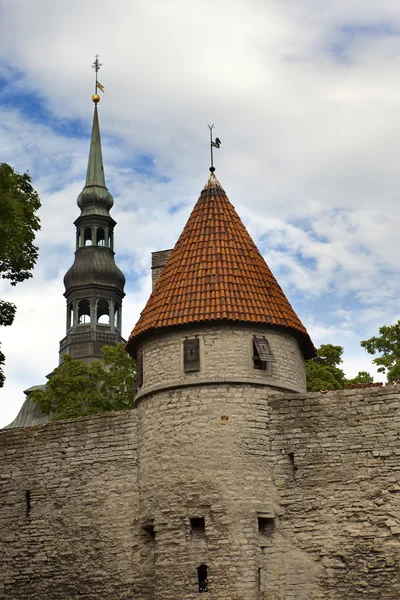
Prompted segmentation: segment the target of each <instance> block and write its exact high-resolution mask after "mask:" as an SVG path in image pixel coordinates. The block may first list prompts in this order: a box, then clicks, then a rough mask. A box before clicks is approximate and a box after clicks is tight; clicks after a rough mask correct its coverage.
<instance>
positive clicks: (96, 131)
mask: <svg viewBox="0 0 400 600" xmlns="http://www.w3.org/2000/svg"><path fill="white" fill-rule="evenodd" d="M89 185H99V186H101V187H106V180H105V178H104V168H103V157H102V154H101V139H100V126H99V115H98V113H97V104H95V105H94V116H93V127H92V137H91V140H90V150H89V161H88V168H87V173H86V186H89Z"/></svg>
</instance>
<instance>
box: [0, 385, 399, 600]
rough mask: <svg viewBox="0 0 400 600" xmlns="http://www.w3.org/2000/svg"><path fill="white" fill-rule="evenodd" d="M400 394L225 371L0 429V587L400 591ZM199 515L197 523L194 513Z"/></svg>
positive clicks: (169, 595)
mask: <svg viewBox="0 0 400 600" xmlns="http://www.w3.org/2000/svg"><path fill="white" fill-rule="evenodd" d="M399 408H400V393H399V391H398V389H397V387H396V386H386V387H384V388H376V389H365V390H346V391H340V392H330V393H327V394H321V393H312V394H292V393H289V394H287V393H273V392H271V391H268V390H266V389H262V388H256V387H254V388H252V387H249V388H248V389H247V388H246V390H245V389H244V388H243V386H242V385H226V386H223V385H220V386H208V387H202V386H200V387H198V388H190V389H187V390H181V391H180V392H176V391H169V392H168V391H166V392H162V393H160V394H157V395H154V396H153V397H151V398H150V399H149V398H147V400H146V399H145V400H143V401H142V402H140V403H139V406H138V408H137V410H133V411H128V412H120V413H109V414H105V415H102V416H99V417H91V418H81V419H76V420H72V421H67V422H62V423H50V424H47V425H42V426H36V427H27V428H21V429H14V430H6V431H2V432H1V433H0V444H1V455H0V456H1V468H0V473H1V475H0V477H1V504H0V507H1V510H0V531H1V554H0V597H1V598H2V599H3V598H4V599H9V600H11V599H12V600H17V599H18V600H28V599H29V600H50V599H51V600H61V599H64V598H66V599H71V600H72V599H74V600H75V599H78V598H79V599H87V600H100V599H101V600H106V599H109V598H112V599H113V600H122V599H124V600H125V599H132V600H133V599H135V600H141V599H143V600H145V599H149V600H150V599H153V598H156V599H160V600H161V599H165V600H167V599H168V600H169V599H171V600H172V599H174V600H175V599H182V600H183V599H185V600H193V599H194V598H197V597H198V595H199V584H198V576H197V569H198V567H199V566H200V565H203V564H204V565H207V568H208V571H207V574H208V592H206V594H207V595H206V596H205V597H206V598H207V597H208V598H210V599H215V600H217V599H221V600H222V599H225V600H227V599H235V600H250V599H256V598H257V599H258V598H260V599H263V600H264V599H265V600H270V599H273V600H278V599H279V600H281V599H285V600H286V599H287V600H289V599H296V600H310V599H331V600H337V599H341V600H342V599H343V600H344V599H353V600H360V599H364V598H365V599H366V600H374V599H376V600H378V599H379V600H380V599H390V600H397V599H398V598H399V597H400V575H399V560H400V544H399V536H400V502H399V498H400V469H399V464H400V450H399V434H398V432H399V423H400V417H399ZM191 519H192V520H193V519H199V520H201V519H204V528H203V527H202V523H201V521H200V525H199V526H198V527H196V523H197V522H196V521H194V522H193V521H192V522H193V523H194V526H193V525H191Z"/></svg>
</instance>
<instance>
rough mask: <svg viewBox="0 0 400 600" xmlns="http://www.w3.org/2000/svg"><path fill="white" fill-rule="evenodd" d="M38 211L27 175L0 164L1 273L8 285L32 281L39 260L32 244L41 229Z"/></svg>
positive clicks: (38, 201) (35, 197) (36, 197)
mask: <svg viewBox="0 0 400 600" xmlns="http://www.w3.org/2000/svg"><path fill="white" fill-rule="evenodd" d="M39 208H40V200H39V196H38V194H37V192H36V191H35V190H34V189H33V187H32V185H31V177H30V175H29V174H28V173H23V174H22V175H21V174H20V173H17V172H16V171H14V169H13V168H12V167H10V166H9V165H7V164H6V163H0V273H1V277H2V278H3V279H9V280H10V283H11V285H15V284H16V283H19V282H21V281H24V279H28V278H29V277H32V273H31V270H32V269H33V267H34V265H35V263H36V260H37V257H38V249H37V247H36V246H35V245H34V244H33V242H34V239H35V235H36V232H37V231H38V230H39V229H40V221H39V217H38V216H37V214H36V211H37V210H39Z"/></svg>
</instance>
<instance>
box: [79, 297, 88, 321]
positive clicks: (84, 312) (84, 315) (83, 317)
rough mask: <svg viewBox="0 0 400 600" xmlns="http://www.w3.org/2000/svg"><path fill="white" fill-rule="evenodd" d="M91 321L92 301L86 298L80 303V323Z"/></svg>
mask: <svg viewBox="0 0 400 600" xmlns="http://www.w3.org/2000/svg"><path fill="white" fill-rule="evenodd" d="M87 323H90V302H89V300H86V298H84V299H83V300H79V304H78V325H85V324H87Z"/></svg>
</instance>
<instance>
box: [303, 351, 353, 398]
mask: <svg viewBox="0 0 400 600" xmlns="http://www.w3.org/2000/svg"><path fill="white" fill-rule="evenodd" d="M317 352H318V356H317V357H316V358H313V359H312V360H308V361H307V362H306V375H307V391H309V392H317V391H319V390H342V389H343V388H344V386H345V383H346V377H345V374H344V372H343V370H342V369H340V368H339V367H338V365H340V364H341V363H342V362H343V361H342V354H343V348H342V347H341V346H333V345H332V344H322V345H321V346H320V347H319V348H318V349H317Z"/></svg>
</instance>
